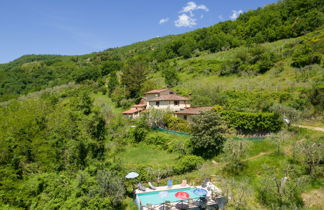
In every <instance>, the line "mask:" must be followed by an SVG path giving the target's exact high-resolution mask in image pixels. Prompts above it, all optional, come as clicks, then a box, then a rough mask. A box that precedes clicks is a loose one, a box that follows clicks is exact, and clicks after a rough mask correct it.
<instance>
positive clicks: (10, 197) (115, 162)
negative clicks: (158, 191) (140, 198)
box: [0, 0, 324, 209]
mask: <svg viewBox="0 0 324 210" xmlns="http://www.w3.org/2000/svg"><path fill="white" fill-rule="evenodd" d="M323 9H324V3H323V1H320V0H284V1H280V2H278V3H276V4H271V5H268V6H266V7H264V8H261V9H257V10H253V11H249V12H246V13H244V14H242V15H241V16H240V17H239V18H238V19H237V20H236V21H226V22H222V23H219V24H216V25H214V26H211V27H208V28H203V29H199V30H196V31H192V32H189V33H186V34H181V35H176V36H167V37H161V38H156V39H152V40H148V41H145V42H139V43H135V44H133V45H129V46H125V47H121V48H115V49H108V50H106V51H103V52H98V53H92V54H88V55H82V56H60V55H26V56H23V57H21V58H19V59H17V60H15V61H12V62H10V63H7V64H1V65H0V102H1V103H0V119H1V120H0V151H1V152H0V166H1V167H0V209H136V208H137V207H136V206H135V205H134V202H133V201H132V196H133V195H132V190H133V189H132V183H131V182H129V181H127V180H125V179H124V177H125V174H127V173H128V172H130V171H136V172H138V173H139V174H140V177H138V178H137V179H136V180H135V181H141V182H142V183H146V182H148V181H151V182H153V183H154V184H155V185H165V184H166V180H167V179H170V178H172V179H174V183H178V182H179V183H180V181H181V180H183V179H186V180H188V183H190V184H192V185H194V184H195V185H199V184H201V182H202V181H203V179H204V178H211V179H212V181H213V183H214V184H216V185H217V186H219V187H220V188H222V189H223V191H224V193H225V195H226V196H229V197H231V200H230V201H229V203H228V206H227V208H228V209H321V208H323V203H322V200H323V199H322V200H321V198H322V197H320V198H319V199H317V200H316V199H314V200H312V202H310V199H309V197H312V196H313V195H314V194H316V193H317V192H322V191H323V183H324V180H323V174H324V167H323V161H324V160H323V155H322V154H323V153H324V148H323V137H324V135H323V132H319V131H312V130H306V129H301V128H296V127H293V126H292V125H293V124H294V123H305V124H306V125H308V124H307V123H309V122H311V123H312V125H319V126H321V125H323V124H324V121H323V120H324V119H323V116H324V115H323V111H324V110H323V108H324V86H323V84H324V68H323V67H324V65H323V54H324V28H323V23H324V14H323ZM165 87H170V88H172V89H174V90H176V92H177V93H179V94H181V95H184V96H189V97H191V98H192V105H193V106H213V107H214V108H213V110H212V111H210V112H206V113H203V114H202V115H201V116H199V117H196V118H194V120H193V122H192V123H190V124H189V123H187V122H186V121H183V120H180V119H178V118H175V117H174V116H172V115H170V114H169V113H166V112H163V113H159V112H156V113H153V115H152V116H153V117H151V118H146V117H145V116H144V117H143V118H141V119H138V120H127V119H125V118H124V117H123V116H122V114H121V112H122V111H123V110H124V109H126V108H129V107H130V106H131V105H132V104H134V103H136V102H138V101H139V100H140V99H141V97H142V96H143V93H144V92H146V91H148V90H152V89H157V88H165ZM152 112H153V111H152ZM283 118H285V119H288V120H289V121H290V123H289V124H288V125H286V124H284V123H283ZM306 120H307V121H306ZM159 126H162V127H165V128H168V129H171V130H177V131H182V132H189V133H190V136H180V135H175V134H170V133H164V132H161V131H157V130H152V129H151V128H154V127H159ZM255 136H258V137H260V136H261V137H260V139H263V140H260V139H256V138H255ZM247 137H249V138H250V139H252V141H249V140H247ZM206 151H208V152H206ZM284 177H288V181H287V184H286V185H284V184H280V183H281V182H282V179H283V178H284ZM144 185H146V184H144ZM319 196H323V195H322V194H320V195H319Z"/></svg>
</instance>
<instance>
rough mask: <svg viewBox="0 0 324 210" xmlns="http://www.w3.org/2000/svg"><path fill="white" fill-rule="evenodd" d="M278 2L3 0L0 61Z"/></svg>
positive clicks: (68, 51)
mask: <svg viewBox="0 0 324 210" xmlns="http://www.w3.org/2000/svg"><path fill="white" fill-rule="evenodd" d="M274 2H276V0H223V1H220V0H193V1H191V0H188V1H185V0H114V1H113V0H3V1H1V3H0V28H1V30H0V63H5V62H8V61H11V60H13V59H16V58H18V57H20V56H22V55H25V54H62V55H78V54H85V53H90V52H95V51H101V50H104V49H107V48H111V47H119V46H123V45H127V44H131V43H134V42H138V41H143V40H147V39H150V38H154V37H157V36H165V35H169V34H179V33H184V32H187V31H191V30H194V29H197V28H201V27H206V26H210V25H213V24H215V23H217V22H220V21H224V20H229V19H235V17H237V16H238V15H239V13H240V12H246V11H248V10H251V9H256V8H258V7H262V6H264V5H266V4H269V3H274Z"/></svg>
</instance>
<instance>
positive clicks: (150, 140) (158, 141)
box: [145, 133, 170, 150]
mask: <svg viewBox="0 0 324 210" xmlns="http://www.w3.org/2000/svg"><path fill="white" fill-rule="evenodd" d="M169 141H170V139H168V138H166V137H165V136H162V135H159V134H155V133H153V134H149V135H148V136H147V137H146V138H145V143H146V144H152V145H156V146H158V147H160V148H161V149H164V150H166V149H168V142H169Z"/></svg>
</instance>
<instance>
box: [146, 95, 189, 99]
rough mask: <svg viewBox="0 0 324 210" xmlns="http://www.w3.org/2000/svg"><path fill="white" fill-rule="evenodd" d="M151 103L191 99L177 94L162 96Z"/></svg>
mask: <svg viewBox="0 0 324 210" xmlns="http://www.w3.org/2000/svg"><path fill="white" fill-rule="evenodd" d="M149 101H190V98H187V97H183V96H178V95H175V94H169V95H161V96H158V97H155V98H153V99H151V100H149Z"/></svg>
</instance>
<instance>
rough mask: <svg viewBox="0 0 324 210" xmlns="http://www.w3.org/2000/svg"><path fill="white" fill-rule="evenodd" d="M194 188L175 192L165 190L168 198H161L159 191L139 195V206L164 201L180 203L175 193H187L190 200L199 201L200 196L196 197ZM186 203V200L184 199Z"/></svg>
mask: <svg viewBox="0 0 324 210" xmlns="http://www.w3.org/2000/svg"><path fill="white" fill-rule="evenodd" d="M194 190H195V188H184V189H176V190H172V189H170V190H166V192H168V194H169V196H168V197H165V198H161V197H160V195H159V193H160V192H161V191H156V192H149V193H140V194H137V196H138V200H140V201H141V204H142V205H143V206H146V205H147V204H153V205H155V204H162V203H164V202H165V201H170V202H178V201H181V200H182V199H179V198H176V197H175V194H176V193H177V192H187V193H188V194H189V196H190V198H192V199H194V200H196V199H199V198H200V197H201V196H198V195H196V194H195V193H194V192H193V191H194ZM184 201H186V199H184Z"/></svg>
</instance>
